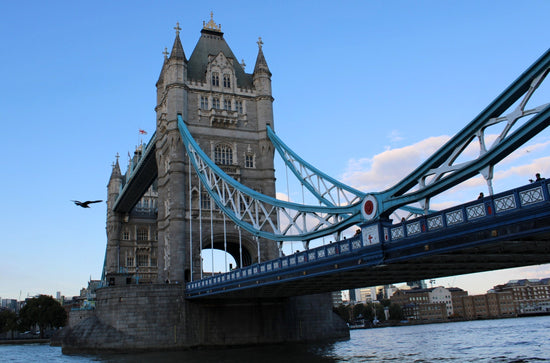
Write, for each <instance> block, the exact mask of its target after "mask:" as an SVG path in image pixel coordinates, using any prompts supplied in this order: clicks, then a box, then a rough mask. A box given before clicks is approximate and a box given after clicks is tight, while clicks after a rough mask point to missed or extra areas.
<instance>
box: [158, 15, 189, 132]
mask: <svg viewBox="0 0 550 363" xmlns="http://www.w3.org/2000/svg"><path fill="white" fill-rule="evenodd" d="M174 29H175V30H176V37H175V39H174V45H173V46H172V51H171V52H170V56H168V51H167V50H166V48H165V50H164V53H163V54H164V62H163V64H162V69H161V71H160V75H159V80H158V81H157V106H156V108H155V110H156V111H157V121H159V120H160V119H164V118H165V117H168V118H169V119H171V120H176V115H177V113H183V114H184V116H185V113H186V110H185V107H184V103H185V102H186V101H185V100H186V98H187V92H186V91H184V92H179V90H180V89H182V88H184V84H185V82H186V80H187V63H188V62H187V58H186V57H185V53H184V51H183V47H182V45H181V40H180V30H181V28H180V26H179V23H176V26H175V27H174ZM170 89H172V91H173V92H172V94H170V91H169V90H170ZM168 100H170V102H175V103H174V104H171V105H170V106H168V105H167V102H168ZM168 109H170V111H172V112H170V113H167V110H168ZM161 115H164V116H161ZM158 126H159V124H158V122H157V127H158Z"/></svg>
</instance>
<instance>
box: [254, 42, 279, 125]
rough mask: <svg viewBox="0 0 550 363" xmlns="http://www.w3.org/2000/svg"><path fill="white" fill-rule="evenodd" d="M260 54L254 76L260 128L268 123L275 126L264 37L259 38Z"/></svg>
mask: <svg viewBox="0 0 550 363" xmlns="http://www.w3.org/2000/svg"><path fill="white" fill-rule="evenodd" d="M256 43H258V56H257V57H256V65H255V66H254V73H253V74H252V78H253V80H254V88H255V89H256V102H257V103H256V104H257V108H258V128H259V129H260V130H263V129H265V126H266V125H269V126H271V128H273V129H274V126H273V97H272V96H271V72H270V71H269V67H268V66H267V62H266V61H265V57H264V52H263V50H262V45H263V44H264V42H262V38H258V41H257V42H256Z"/></svg>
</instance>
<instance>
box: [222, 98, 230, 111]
mask: <svg viewBox="0 0 550 363" xmlns="http://www.w3.org/2000/svg"><path fill="white" fill-rule="evenodd" d="M223 109H224V110H227V111H230V110H231V100H223Z"/></svg>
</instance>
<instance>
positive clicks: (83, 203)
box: [72, 200, 103, 208]
mask: <svg viewBox="0 0 550 363" xmlns="http://www.w3.org/2000/svg"><path fill="white" fill-rule="evenodd" d="M72 202H74V204H76V205H78V206H79V207H82V208H90V206H89V204H92V203H101V202H103V201H102V200H87V201H85V202H81V201H79V200H72Z"/></svg>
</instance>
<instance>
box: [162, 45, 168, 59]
mask: <svg viewBox="0 0 550 363" xmlns="http://www.w3.org/2000/svg"><path fill="white" fill-rule="evenodd" d="M162 54H164V59H166V58H168V48H166V47H164V52H162Z"/></svg>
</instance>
